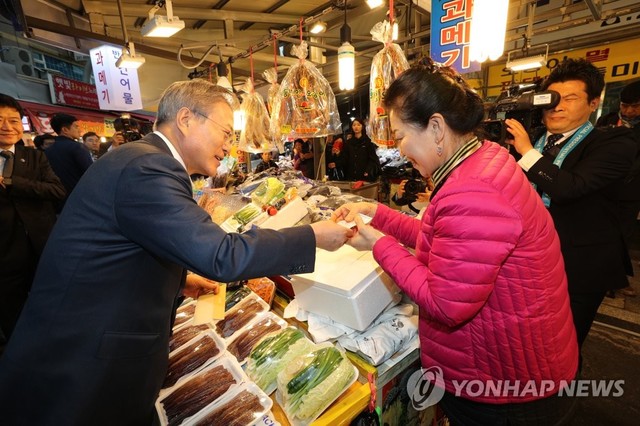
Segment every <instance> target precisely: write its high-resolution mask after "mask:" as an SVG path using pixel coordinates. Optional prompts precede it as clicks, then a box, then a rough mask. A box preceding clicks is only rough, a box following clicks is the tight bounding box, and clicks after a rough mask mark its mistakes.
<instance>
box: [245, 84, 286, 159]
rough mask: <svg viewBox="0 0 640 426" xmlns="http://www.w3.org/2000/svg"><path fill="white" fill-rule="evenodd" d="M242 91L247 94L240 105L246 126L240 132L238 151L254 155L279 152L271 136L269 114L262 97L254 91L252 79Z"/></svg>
mask: <svg viewBox="0 0 640 426" xmlns="http://www.w3.org/2000/svg"><path fill="white" fill-rule="evenodd" d="M240 90H241V91H243V92H245V94H243V95H242V104H241V105H240V111H242V114H244V119H245V124H244V128H243V129H242V131H241V132H240V141H239V142H238V149H239V150H240V151H245V152H253V153H258V152H269V151H277V150H278V148H277V147H276V145H275V143H274V141H273V139H272V137H271V134H270V122H269V121H270V120H269V114H268V113H267V107H266V106H265V104H264V100H263V99H262V95H260V93H258V92H256V91H255V90H254V87H253V81H252V80H251V79H250V78H248V79H247V81H246V82H245V83H244V84H243V86H242V87H241V88H240Z"/></svg>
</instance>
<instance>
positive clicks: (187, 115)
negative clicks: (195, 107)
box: [176, 107, 195, 133]
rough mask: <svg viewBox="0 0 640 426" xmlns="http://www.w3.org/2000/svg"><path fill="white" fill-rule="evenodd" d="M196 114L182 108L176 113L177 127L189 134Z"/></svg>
mask: <svg viewBox="0 0 640 426" xmlns="http://www.w3.org/2000/svg"><path fill="white" fill-rule="evenodd" d="M194 120H195V114H193V113H192V112H191V110H190V109H189V108H187V107H182V108H180V109H179V110H178V112H177V113H176V127H177V128H178V129H179V130H180V131H181V132H182V133H187V132H188V131H189V130H188V129H189V126H190V124H193V122H194Z"/></svg>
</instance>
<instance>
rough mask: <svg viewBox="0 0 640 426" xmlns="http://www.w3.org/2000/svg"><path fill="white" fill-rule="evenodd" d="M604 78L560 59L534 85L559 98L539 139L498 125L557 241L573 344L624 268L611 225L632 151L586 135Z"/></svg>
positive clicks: (627, 267)
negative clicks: (542, 205)
mask: <svg viewBox="0 0 640 426" xmlns="http://www.w3.org/2000/svg"><path fill="white" fill-rule="evenodd" d="M603 88H604V78H603V77H602V74H600V72H599V71H598V69H597V68H596V67H595V66H593V65H592V64H591V63H589V62H587V61H586V60H584V59H567V60H565V61H563V62H562V63H561V64H560V65H558V67H556V68H555V69H554V70H553V71H552V72H551V74H550V75H549V76H548V77H547V79H546V80H545V82H544V83H543V85H542V89H543V90H555V91H556V92H558V93H559V94H560V97H561V100H560V103H559V104H558V106H556V107H555V108H552V109H549V110H545V111H544V112H543V122H544V124H545V127H546V129H547V131H546V134H544V135H542V136H541V137H540V139H538V140H537V142H536V143H535V146H533V145H532V144H531V141H530V140H529V137H528V136H527V132H526V130H525V129H524V127H523V126H522V124H520V123H519V122H518V121H517V120H513V119H508V120H505V123H506V125H507V130H509V132H510V133H511V134H513V135H514V139H513V140H511V141H510V143H512V144H513V146H514V147H515V148H516V151H517V152H518V153H519V154H520V155H522V158H521V159H520V160H519V161H518V163H519V164H520V166H521V167H522V168H523V169H524V170H525V171H526V173H527V176H528V177H529V180H530V181H531V182H532V183H533V184H535V185H536V186H537V189H538V191H539V192H540V193H541V195H542V198H543V201H544V202H545V205H547V207H548V208H549V212H550V213H551V216H552V217H553V221H554V223H555V226H556V230H557V231H558V235H559V237H560V243H561V245H562V254H563V257H564V262H565V270H566V272H567V279H568V282H569V297H570V301H571V311H572V313H573V322H574V324H575V326H576V331H577V336H578V344H579V345H580V346H582V343H583V342H584V340H585V339H586V337H587V334H588V333H589V329H590V328H591V324H592V322H593V319H594V318H595V315H596V313H597V311H598V306H600V303H601V302H602V300H603V299H604V296H605V294H606V292H607V291H608V290H612V289H617V288H623V287H625V286H626V285H627V277H626V275H627V273H629V272H630V271H631V262H630V259H629V255H628V252H627V247H626V244H625V242H624V238H623V235H622V229H621V226H620V221H619V214H620V210H619V205H618V200H617V196H616V192H617V187H618V186H620V184H621V183H622V180H623V178H624V177H625V176H626V175H627V173H628V172H629V170H630V168H631V164H632V162H633V159H634V157H635V154H636V146H635V143H634V141H633V138H632V136H631V135H630V133H629V132H628V131H627V130H622V129H621V130H620V131H618V130H617V129H616V130H612V131H602V130H600V129H594V128H593V126H592V125H591V123H590V122H589V116H590V115H591V114H592V113H593V112H594V111H595V110H596V109H597V108H598V105H599V103H600V93H601V92H602V89H603Z"/></svg>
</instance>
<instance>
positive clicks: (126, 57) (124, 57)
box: [116, 42, 144, 69]
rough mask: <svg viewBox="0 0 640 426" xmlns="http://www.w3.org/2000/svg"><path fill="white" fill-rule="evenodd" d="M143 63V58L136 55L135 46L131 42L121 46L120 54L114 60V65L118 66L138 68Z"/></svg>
mask: <svg viewBox="0 0 640 426" xmlns="http://www.w3.org/2000/svg"><path fill="white" fill-rule="evenodd" d="M142 64H144V58H143V57H142V56H136V48H135V46H134V45H133V42H129V43H127V45H126V46H124V47H123V48H122V54H121V55H120V57H119V58H118V60H117V61H116V67H118V68H132V69H138V68H140V67H141V66H142Z"/></svg>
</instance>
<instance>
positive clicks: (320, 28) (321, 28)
mask: <svg viewBox="0 0 640 426" xmlns="http://www.w3.org/2000/svg"><path fill="white" fill-rule="evenodd" d="M326 30H327V24H326V23H324V22H321V21H318V22H316V23H315V24H313V26H312V27H311V29H310V30H309V32H310V33H312V34H320V33H323V32H325V31H326Z"/></svg>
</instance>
